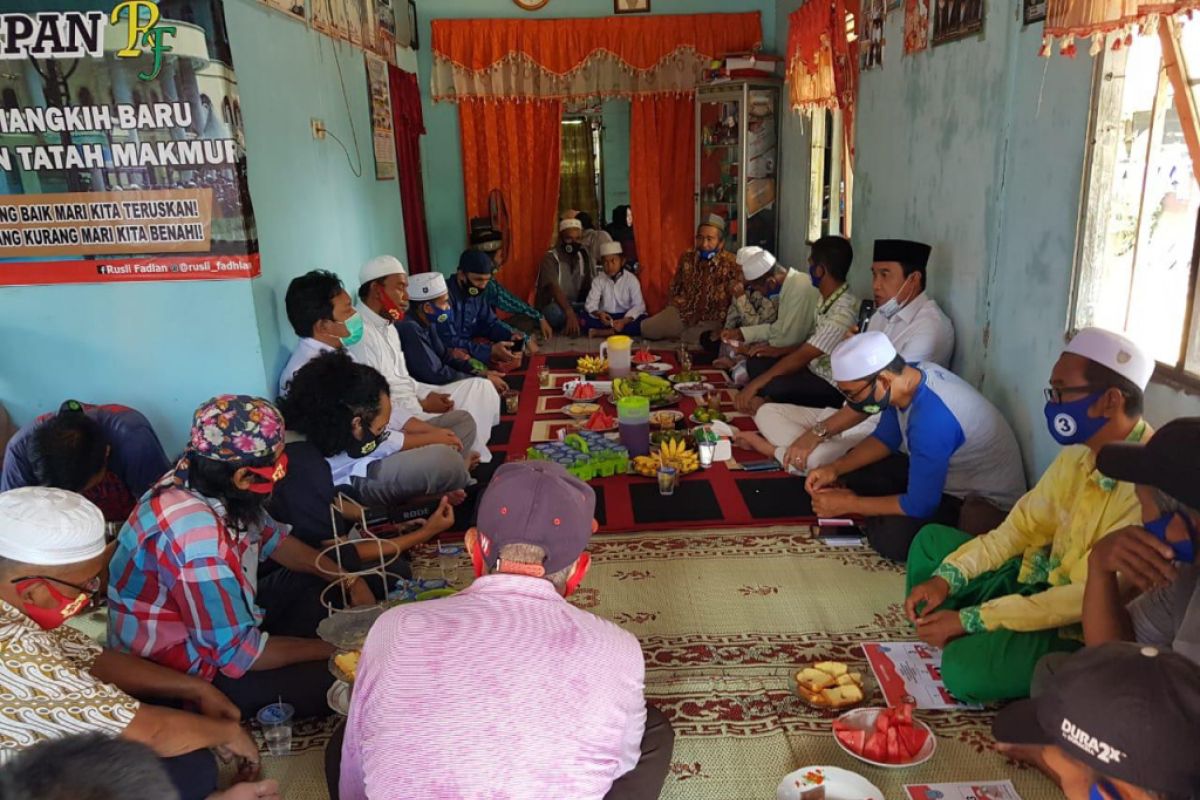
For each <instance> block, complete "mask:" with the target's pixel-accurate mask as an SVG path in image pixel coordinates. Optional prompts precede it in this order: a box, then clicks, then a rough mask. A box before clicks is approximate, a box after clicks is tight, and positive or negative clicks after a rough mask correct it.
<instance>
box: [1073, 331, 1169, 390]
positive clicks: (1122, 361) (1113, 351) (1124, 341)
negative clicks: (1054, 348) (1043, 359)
mask: <svg viewBox="0 0 1200 800" xmlns="http://www.w3.org/2000/svg"><path fill="white" fill-rule="evenodd" d="M1063 352H1064V353H1074V354H1075V355H1077V356H1083V357H1084V358H1086V359H1088V360H1090V361H1095V362H1096V363H1097V364H1099V365H1100V366H1102V367H1108V368H1109V369H1111V370H1112V371H1113V372H1115V373H1117V374H1118V375H1120V376H1121V377H1123V378H1128V379H1129V380H1130V381H1131V382H1132V383H1133V384H1134V385H1136V386H1137V387H1138V388H1139V389H1143V390H1144V389H1145V388H1146V386H1147V384H1149V383H1150V376H1151V375H1153V374H1154V359H1153V358H1151V357H1150V356H1149V355H1147V353H1146V352H1145V351H1144V350H1142V348H1140V347H1138V346H1137V344H1136V343H1135V342H1134V341H1133V340H1132V339H1130V338H1128V337H1126V336H1122V335H1121V334H1119V333H1113V332H1112V331H1106V330H1104V329H1103V328H1083V329H1081V330H1080V331H1079V333H1077V334H1075V336H1074V337H1072V339H1071V341H1070V342H1068V343H1067V346H1066V348H1065V349H1064V350H1063Z"/></svg>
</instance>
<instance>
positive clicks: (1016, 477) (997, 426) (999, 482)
mask: <svg viewBox="0 0 1200 800" xmlns="http://www.w3.org/2000/svg"><path fill="white" fill-rule="evenodd" d="M832 369H833V379H834V381H835V383H836V385H837V387H838V390H839V391H841V392H842V394H843V395H844V396H845V398H846V403H847V405H849V406H850V407H851V408H853V409H855V410H856V411H860V412H862V413H864V414H870V415H876V414H880V415H881V417H880V420H879V426H878V427H877V428H876V429H875V432H874V433H873V434H872V435H871V436H870V437H868V438H867V439H865V440H864V441H863V442H862V443H861V444H859V445H858V447H855V448H854V449H853V450H851V451H850V452H849V453H847V454H846V455H844V456H842V457H841V458H839V459H837V460H836V461H834V462H833V463H832V464H829V465H828V466H824V467H819V468H818V469H815V470H813V471H811V472H810V473H809V474H808V482H807V488H808V490H809V493H810V494H812V499H813V510H814V511H815V512H816V513H817V514H818V516H821V517H841V516H845V515H847V514H857V515H861V516H864V517H866V518H867V521H866V533H867V540H868V541H869V542H870V543H871V546H872V547H874V548H875V549H876V550H878V551H879V552H880V553H881V554H882V555H884V556H886V557H887V558H890V559H892V560H894V561H904V560H905V558H907V556H908V548H909V545H910V544H912V541H913V539H914V538H915V537H916V535H917V531H919V530H920V529H921V527H922V526H923V525H924V524H925V523H927V522H931V521H939V522H946V523H950V524H957V523H958V516H959V511H960V509H961V507H962V501H963V499H964V498H966V497H967V496H968V495H982V496H984V497H986V498H988V499H989V500H991V501H992V502H994V503H995V504H996V505H998V506H1000V507H1002V508H1008V507H1010V506H1011V505H1012V504H1013V503H1015V502H1016V500H1017V498H1018V497H1020V496H1021V493H1022V492H1024V491H1025V472H1024V468H1023V466H1022V464H1021V451H1020V449H1019V448H1018V447H1017V439H1016V436H1014V435H1013V432H1012V428H1010V427H1009V426H1008V422H1006V421H1005V419H1004V417H1003V416H1001V414H1000V412H999V411H998V410H996V407H995V406H993V405H992V404H991V403H990V402H988V400H987V399H986V398H985V397H984V396H983V395H981V394H980V393H979V392H978V391H976V390H975V388H974V387H972V386H971V385H970V384H968V383H967V382H966V381H964V380H962V379H961V378H959V377H958V376H957V375H955V374H953V373H952V372H950V371H949V370H946V369H943V368H942V367H939V366H938V365H936V364H931V363H928V362H918V363H916V364H906V363H905V362H904V359H903V358H901V357H900V356H898V355H897V354H896V348H895V347H893V346H892V343H891V341H890V340H889V339H888V338H887V336H885V335H884V334H882V333H863V334H859V335H858V336H854V337H852V338H850V339H847V340H845V341H844V342H842V343H841V344H840V345H838V346H837V347H836V348H834V351H833V358H832ZM840 479H844V482H845V484H846V486H847V487H848V488H836V487H837V483H838V481H839V480H840Z"/></svg>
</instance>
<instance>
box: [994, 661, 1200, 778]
mask: <svg viewBox="0 0 1200 800" xmlns="http://www.w3.org/2000/svg"><path fill="white" fill-rule="evenodd" d="M992 733H993V735H994V736H995V737H996V740H997V741H998V742H1002V743H1004V745H1002V746H1001V747H1000V748H999V749H1001V750H1002V751H1003V752H1012V748H1011V745H1020V746H1022V747H1024V748H1028V747H1034V748H1037V749H1039V750H1040V751H1041V758H1040V761H1041V763H1042V764H1043V765H1044V767H1045V768H1046V770H1047V771H1048V772H1050V774H1051V775H1052V776H1053V777H1054V778H1055V779H1056V780H1057V781H1058V783H1059V785H1060V786H1061V787H1062V790H1063V792H1064V794H1065V795H1066V797H1067V800H1162V798H1194V797H1197V796H1200V794H1198V793H1200V761H1197V759H1196V742H1197V741H1200V666H1197V665H1196V664H1194V663H1193V662H1191V661H1189V660H1188V659H1186V658H1184V657H1183V656H1181V655H1179V654H1177V653H1165V652H1161V651H1159V650H1158V649H1156V648H1154V647H1146V646H1141V645H1135V644H1129V643H1126V642H1113V643H1110V644H1106V645H1101V646H1100V647H1089V648H1088V649H1086V650H1083V651H1081V652H1079V653H1077V654H1076V655H1074V656H1071V658H1070V659H1068V660H1067V663H1066V665H1065V666H1064V668H1063V670H1062V672H1060V673H1059V674H1058V675H1056V676H1055V678H1054V681H1053V683H1052V684H1051V685H1050V687H1049V688H1048V689H1047V691H1046V693H1045V694H1044V695H1042V696H1039V697H1037V698H1035V699H1033V700H1024V701H1022V702H1019V703H1013V704H1012V705H1010V706H1009V707H1008V708H1005V709H1003V710H1002V711H1001V712H1000V713H999V714H998V715H997V716H996V721H995V723H993V726H992ZM1005 745H1007V746H1005Z"/></svg>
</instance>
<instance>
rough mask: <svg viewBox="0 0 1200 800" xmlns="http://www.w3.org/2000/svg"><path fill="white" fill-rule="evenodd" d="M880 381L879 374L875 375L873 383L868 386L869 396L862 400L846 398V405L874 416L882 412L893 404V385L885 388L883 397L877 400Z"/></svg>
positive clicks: (861, 412)
mask: <svg viewBox="0 0 1200 800" xmlns="http://www.w3.org/2000/svg"><path fill="white" fill-rule="evenodd" d="M878 383H879V376H875V377H874V378H872V379H871V385H870V386H869V387H868V388H867V396H866V397H865V398H863V399H862V400H851V399H850V398H846V405H848V406H850V407H851V408H852V409H854V410H855V411H857V412H858V413H860V414H867V415H869V416H872V417H873V416H875V415H876V414H882V413H883V411H884V409H886V408H887V407H888V406H889V405H891V402H892V387H890V386H889V387H888V388H886V389H884V390H883V397H882V398H881V399H879V400H876V399H875V387H876V386H877V385H878Z"/></svg>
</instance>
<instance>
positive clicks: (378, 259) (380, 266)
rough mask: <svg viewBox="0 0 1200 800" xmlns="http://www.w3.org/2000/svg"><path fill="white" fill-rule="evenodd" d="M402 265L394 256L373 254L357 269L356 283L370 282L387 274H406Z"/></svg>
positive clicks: (360, 284)
mask: <svg viewBox="0 0 1200 800" xmlns="http://www.w3.org/2000/svg"><path fill="white" fill-rule="evenodd" d="M407 274H408V272H407V271H406V270H405V269H404V265H403V264H401V263H400V259H398V258H396V257H395V256H375V257H374V258H372V259H371V260H370V261H368V262H367V263H365V264H363V266H362V269H360V270H359V271H358V285H359V286H362V285H363V284H364V283H370V282H371V281H373V280H377V279H379V278H386V277H387V276H388V275H407Z"/></svg>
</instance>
